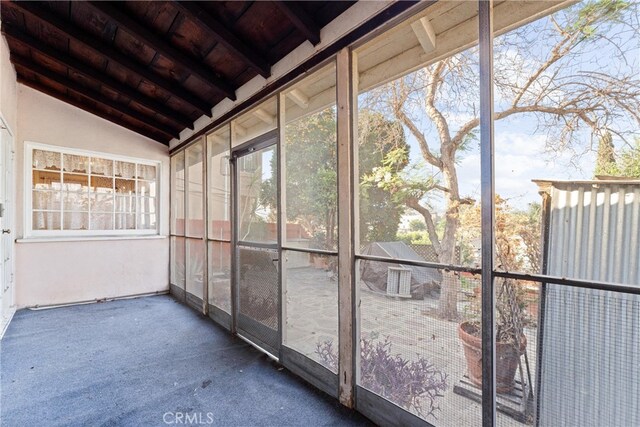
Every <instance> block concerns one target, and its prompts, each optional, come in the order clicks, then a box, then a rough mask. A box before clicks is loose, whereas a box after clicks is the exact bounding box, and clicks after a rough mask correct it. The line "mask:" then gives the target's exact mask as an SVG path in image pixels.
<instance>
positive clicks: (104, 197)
mask: <svg viewBox="0 0 640 427" xmlns="http://www.w3.org/2000/svg"><path fill="white" fill-rule="evenodd" d="M113 199H114V196H113V195H111V194H93V195H91V198H90V202H91V211H92V212H113V208H114V203H113Z"/></svg>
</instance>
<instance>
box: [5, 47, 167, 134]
mask: <svg viewBox="0 0 640 427" xmlns="http://www.w3.org/2000/svg"><path fill="white" fill-rule="evenodd" d="M10 58H11V62H12V63H13V64H14V65H16V66H19V67H21V68H23V69H25V70H27V71H30V72H32V73H34V74H37V75H39V76H42V77H44V78H46V79H49V80H51V81H53V82H55V83H58V84H60V85H62V86H64V87H66V88H67V90H70V91H71V92H74V93H76V94H78V95H80V96H83V97H85V98H88V99H90V100H92V101H94V102H96V103H98V104H102V105H103V106H105V107H108V108H112V109H114V110H117V111H118V112H120V113H122V114H123V115H125V116H128V117H130V118H132V119H133V120H136V121H137V122H140V123H142V124H144V125H146V126H149V127H151V128H153V129H155V130H157V131H158V132H159V133H162V134H165V135H167V136H168V137H170V138H171V137H172V138H178V137H179V134H178V132H177V131H176V130H175V129H173V128H171V127H169V126H167V125H164V124H161V123H158V122H156V121H155V120H153V119H151V118H150V117H147V116H145V115H144V114H142V113H140V112H139V111H136V110H134V109H132V108H130V107H128V106H127V105H124V104H122V103H119V102H116V101H113V100H111V99H109V98H108V97H106V96H104V95H103V94H101V93H100V92H98V91H95V90H93V89H90V88H87V87H84V86H81V85H79V84H78V83H76V82H75V81H73V80H71V79H69V78H68V77H65V76H61V75H60V74H57V73H54V72H53V71H51V70H49V69H48V68H45V67H43V66H41V65H39V64H36V63H35V62H34V61H32V60H31V59H28V58H25V57H23V56H19V55H16V54H15V53H12V54H11V56H10Z"/></svg>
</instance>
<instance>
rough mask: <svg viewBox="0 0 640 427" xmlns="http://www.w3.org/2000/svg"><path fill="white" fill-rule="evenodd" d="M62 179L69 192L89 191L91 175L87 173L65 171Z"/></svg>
mask: <svg viewBox="0 0 640 427" xmlns="http://www.w3.org/2000/svg"><path fill="white" fill-rule="evenodd" d="M62 181H63V185H62V188H63V189H64V190H66V191H68V192H74V193H80V192H85V193H86V192H88V191H89V177H88V176H87V175H76V174H70V173H65V174H63V176H62Z"/></svg>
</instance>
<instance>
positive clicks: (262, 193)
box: [237, 145, 278, 243]
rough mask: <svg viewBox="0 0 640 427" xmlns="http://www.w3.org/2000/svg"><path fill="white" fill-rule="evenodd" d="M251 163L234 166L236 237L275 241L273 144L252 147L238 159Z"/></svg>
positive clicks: (256, 240)
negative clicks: (237, 215)
mask: <svg viewBox="0 0 640 427" xmlns="http://www.w3.org/2000/svg"><path fill="white" fill-rule="evenodd" d="M241 160H244V161H245V163H251V164H252V165H254V167H253V168H251V169H250V170H242V169H240V168H239V169H238V202H237V203H238V214H239V216H240V218H239V219H238V222H239V225H240V226H239V235H238V240H241V241H251V242H267V243H275V242H277V239H278V230H277V224H278V222H277V201H276V194H277V193H276V188H275V186H276V182H277V179H276V176H277V174H276V168H277V163H276V162H277V151H276V146H275V145H273V146H270V147H267V148H264V149H262V150H258V151H254V152H252V153H249V154H247V155H245V156H242V157H241V158H239V159H238V161H241Z"/></svg>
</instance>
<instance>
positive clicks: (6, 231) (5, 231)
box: [2, 229, 11, 234]
mask: <svg viewBox="0 0 640 427" xmlns="http://www.w3.org/2000/svg"><path fill="white" fill-rule="evenodd" d="M2 234H11V230H9V229H7V230H2Z"/></svg>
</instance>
